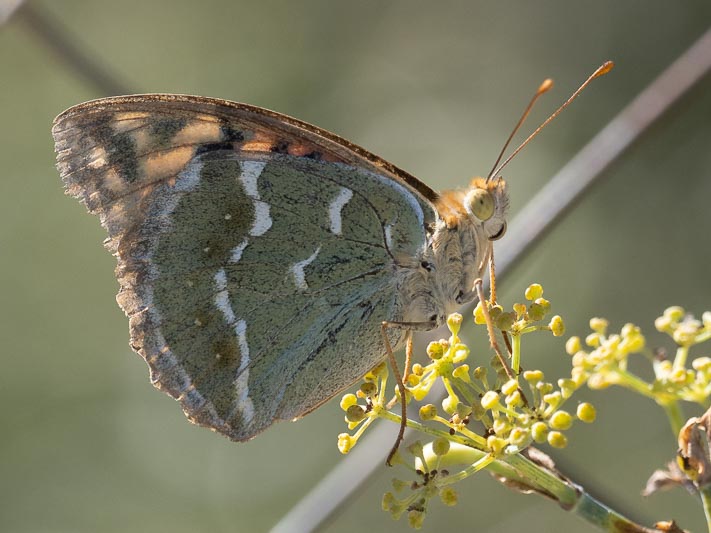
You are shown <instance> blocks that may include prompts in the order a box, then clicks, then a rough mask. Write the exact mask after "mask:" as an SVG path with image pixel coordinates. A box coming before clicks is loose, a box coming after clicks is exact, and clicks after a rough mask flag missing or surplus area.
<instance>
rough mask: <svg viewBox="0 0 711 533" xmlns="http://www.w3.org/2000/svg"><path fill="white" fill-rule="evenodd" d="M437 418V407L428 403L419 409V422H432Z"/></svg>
mask: <svg viewBox="0 0 711 533" xmlns="http://www.w3.org/2000/svg"><path fill="white" fill-rule="evenodd" d="M436 416H437V407H436V406H434V405H432V404H431V403H428V404H427V405H423V406H422V407H420V420H423V421H425V422H426V421H427V420H432V419H434V418H435V417H436Z"/></svg>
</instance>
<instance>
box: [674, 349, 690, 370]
mask: <svg viewBox="0 0 711 533" xmlns="http://www.w3.org/2000/svg"><path fill="white" fill-rule="evenodd" d="M688 356H689V347H688V346H679V347H678V348H677V349H676V356H675V357H674V369H675V370H678V369H680V368H684V367H685V366H686V360H687V358H688Z"/></svg>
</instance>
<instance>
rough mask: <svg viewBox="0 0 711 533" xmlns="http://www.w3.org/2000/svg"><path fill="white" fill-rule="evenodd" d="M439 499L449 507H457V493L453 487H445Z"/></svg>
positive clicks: (440, 492)
mask: <svg viewBox="0 0 711 533" xmlns="http://www.w3.org/2000/svg"><path fill="white" fill-rule="evenodd" d="M439 499H440V500H442V503H443V504H445V505H447V506H448V507H453V506H454V505H457V491H456V490H454V489H453V488H452V487H444V488H443V489H441V490H440V491H439Z"/></svg>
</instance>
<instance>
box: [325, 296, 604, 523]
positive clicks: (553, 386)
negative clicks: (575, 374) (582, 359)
mask: <svg viewBox="0 0 711 533" xmlns="http://www.w3.org/2000/svg"><path fill="white" fill-rule="evenodd" d="M525 297H526V299H527V300H528V303H527V304H522V303H517V304H514V305H513V307H512V310H511V311H505V310H504V309H503V308H502V307H501V306H499V305H491V304H490V303H488V302H485V305H486V306H487V308H486V309H484V308H483V307H482V303H481V302H480V303H479V305H478V306H477V308H476V309H475V310H474V322H475V323H476V324H481V325H486V324H487V322H488V323H489V324H488V325H493V327H494V328H495V330H496V335H497V336H498V337H499V338H500V339H502V340H503V341H504V345H505V346H506V348H507V350H506V351H507V354H506V356H504V358H503V359H504V360H503V361H501V360H499V359H498V358H492V361H491V364H490V366H489V367H487V366H484V365H477V366H474V367H472V366H471V365H470V364H469V363H468V361H469V360H470V350H469V348H468V347H467V346H466V345H465V344H464V343H462V341H461V339H460V338H459V336H458V335H459V331H460V327H461V324H462V321H463V318H462V316H461V315H459V314H453V315H451V316H450V317H449V318H448V320H447V326H448V328H449V330H450V332H451V336H450V338H449V339H447V340H444V339H443V340H440V341H437V342H432V343H430V344H429V346H428V347H427V356H428V363H427V364H425V365H421V364H414V365H413V366H412V371H411V373H409V374H407V377H406V378H405V383H406V389H407V396H408V398H407V401H408V402H409V401H411V400H412V399H414V400H415V401H417V402H421V401H423V400H424V399H425V398H426V397H427V396H428V394H430V392H431V391H432V388H433V386H434V384H435V383H436V382H438V381H439V382H441V383H442V384H443V385H444V389H445V391H446V397H445V398H444V399H443V400H442V401H441V402H438V404H437V405H436V404H434V403H426V404H424V405H421V406H420V407H419V410H418V411H417V412H418V415H419V416H418V417H417V418H418V419H419V420H418V419H415V418H414V417H409V419H408V420H407V421H406V423H407V425H408V426H409V427H411V428H414V429H416V430H419V431H420V432H421V433H424V434H426V435H429V436H432V437H433V440H432V441H431V442H429V443H427V444H425V445H422V444H421V443H420V442H419V441H418V442H416V443H415V444H413V445H410V446H409V447H408V451H409V453H410V454H412V456H414V458H415V465H414V468H413V469H414V471H415V472H416V475H417V476H419V479H418V481H416V482H414V483H405V482H402V481H399V480H396V481H395V482H394V489H395V493H397V492H399V491H401V490H404V488H405V487H409V489H410V492H409V494H407V495H405V496H404V497H401V498H398V497H397V496H396V495H395V493H393V492H388V493H387V494H386V495H385V498H384V499H383V507H384V509H385V510H387V511H389V512H390V513H391V514H392V516H393V517H394V518H399V517H400V516H401V515H402V514H403V513H404V512H405V511H407V513H408V518H409V521H410V524H411V525H412V526H413V527H419V525H421V521H422V520H423V519H424V514H425V511H426V507H427V503H428V502H429V500H430V499H431V498H433V497H434V496H439V498H440V499H441V500H442V501H443V502H444V503H445V504H446V505H454V504H455V503H456V499H457V498H456V492H455V491H454V489H453V488H452V487H451V484H452V483H453V482H455V481H459V480H460V479H463V478H465V477H468V476H469V475H472V474H473V473H475V472H477V471H479V470H481V469H482V468H484V467H489V466H490V465H492V463H494V462H496V461H498V460H499V459H504V460H505V458H506V457H507V456H511V455H515V454H517V453H519V452H520V451H522V450H524V449H525V448H526V447H527V446H529V445H530V444H532V443H534V442H536V443H547V444H548V445H550V446H552V447H555V448H563V447H565V446H566V445H567V442H568V440H567V437H566V436H565V431H566V430H568V429H569V428H570V427H571V425H572V424H573V422H574V421H575V420H576V419H577V420H581V421H584V422H592V421H593V420H594V419H595V409H594V407H593V406H592V405H590V404H589V403H581V404H579V405H577V407H576V408H574V409H573V412H570V411H568V410H565V409H564V408H563V407H564V404H565V403H566V402H567V400H568V399H569V398H570V397H571V396H572V394H573V393H574V392H575V391H576V390H577V389H578V388H579V387H580V386H581V385H583V384H584V383H585V380H584V379H577V380H576V379H559V380H557V381H555V382H551V381H546V379H545V376H544V374H543V372H542V371H540V370H527V371H525V372H523V373H520V359H521V337H522V336H523V335H525V334H528V333H533V332H537V331H547V332H549V333H552V334H553V335H554V336H561V335H563V333H564V331H565V327H564V324H563V320H562V319H561V317H560V316H554V317H552V318H551V319H550V320H548V321H545V319H546V317H547V315H548V314H549V311H550V308H551V304H550V302H549V301H548V300H546V299H545V298H543V289H542V288H541V286H540V285H538V284H534V285H531V286H530V287H528V289H527V290H526V292H525ZM487 315H488V316H487ZM477 359H481V358H477ZM508 360H510V365H511V368H509V369H507V368H505V365H507V364H508V363H507V361H508ZM512 376H513V377H512ZM386 380H387V371H386V369H385V366H384V365H380V366H378V367H377V368H376V369H375V370H373V371H372V372H371V373H370V374H369V375H368V376H366V379H365V381H364V383H363V384H362V385H361V386H360V389H359V390H358V391H357V393H356V394H347V395H345V396H344V397H343V399H342V401H341V408H342V409H343V410H344V411H345V412H346V422H347V424H348V428H349V430H351V431H352V430H354V429H356V428H358V430H357V431H356V432H355V433H353V434H349V433H342V434H341V435H339V437H338V447H339V449H340V451H341V452H342V453H347V452H348V451H349V450H350V449H351V448H352V447H353V445H355V443H356V442H357V440H358V438H359V437H360V436H361V435H362V434H363V432H364V431H365V429H366V428H367V427H368V425H370V423H371V422H372V421H373V420H374V419H376V418H387V419H390V420H392V421H395V422H400V420H401V419H400V416H399V415H397V414H396V413H394V412H391V411H390V410H389V409H388V407H389V405H388V403H387V398H386V397H385V392H384V391H385V385H386ZM391 403H392V402H391ZM395 462H402V463H406V461H405V458H404V454H398V455H397V456H396V461H395ZM453 464H456V465H462V464H464V465H468V466H466V467H465V468H464V469H463V470H461V471H460V472H458V473H454V474H451V473H450V471H449V470H448V469H445V468H444V466H450V465H453Z"/></svg>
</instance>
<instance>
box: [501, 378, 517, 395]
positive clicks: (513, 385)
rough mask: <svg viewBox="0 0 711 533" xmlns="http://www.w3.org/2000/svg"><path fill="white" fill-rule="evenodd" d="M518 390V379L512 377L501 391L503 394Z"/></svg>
mask: <svg viewBox="0 0 711 533" xmlns="http://www.w3.org/2000/svg"><path fill="white" fill-rule="evenodd" d="M517 390H518V381H516V380H515V379H510V380H508V381H507V382H506V383H504V384H503V386H502V387H501V392H502V393H503V394H507V395H508V394H511V393H513V392H515V391H517Z"/></svg>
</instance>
